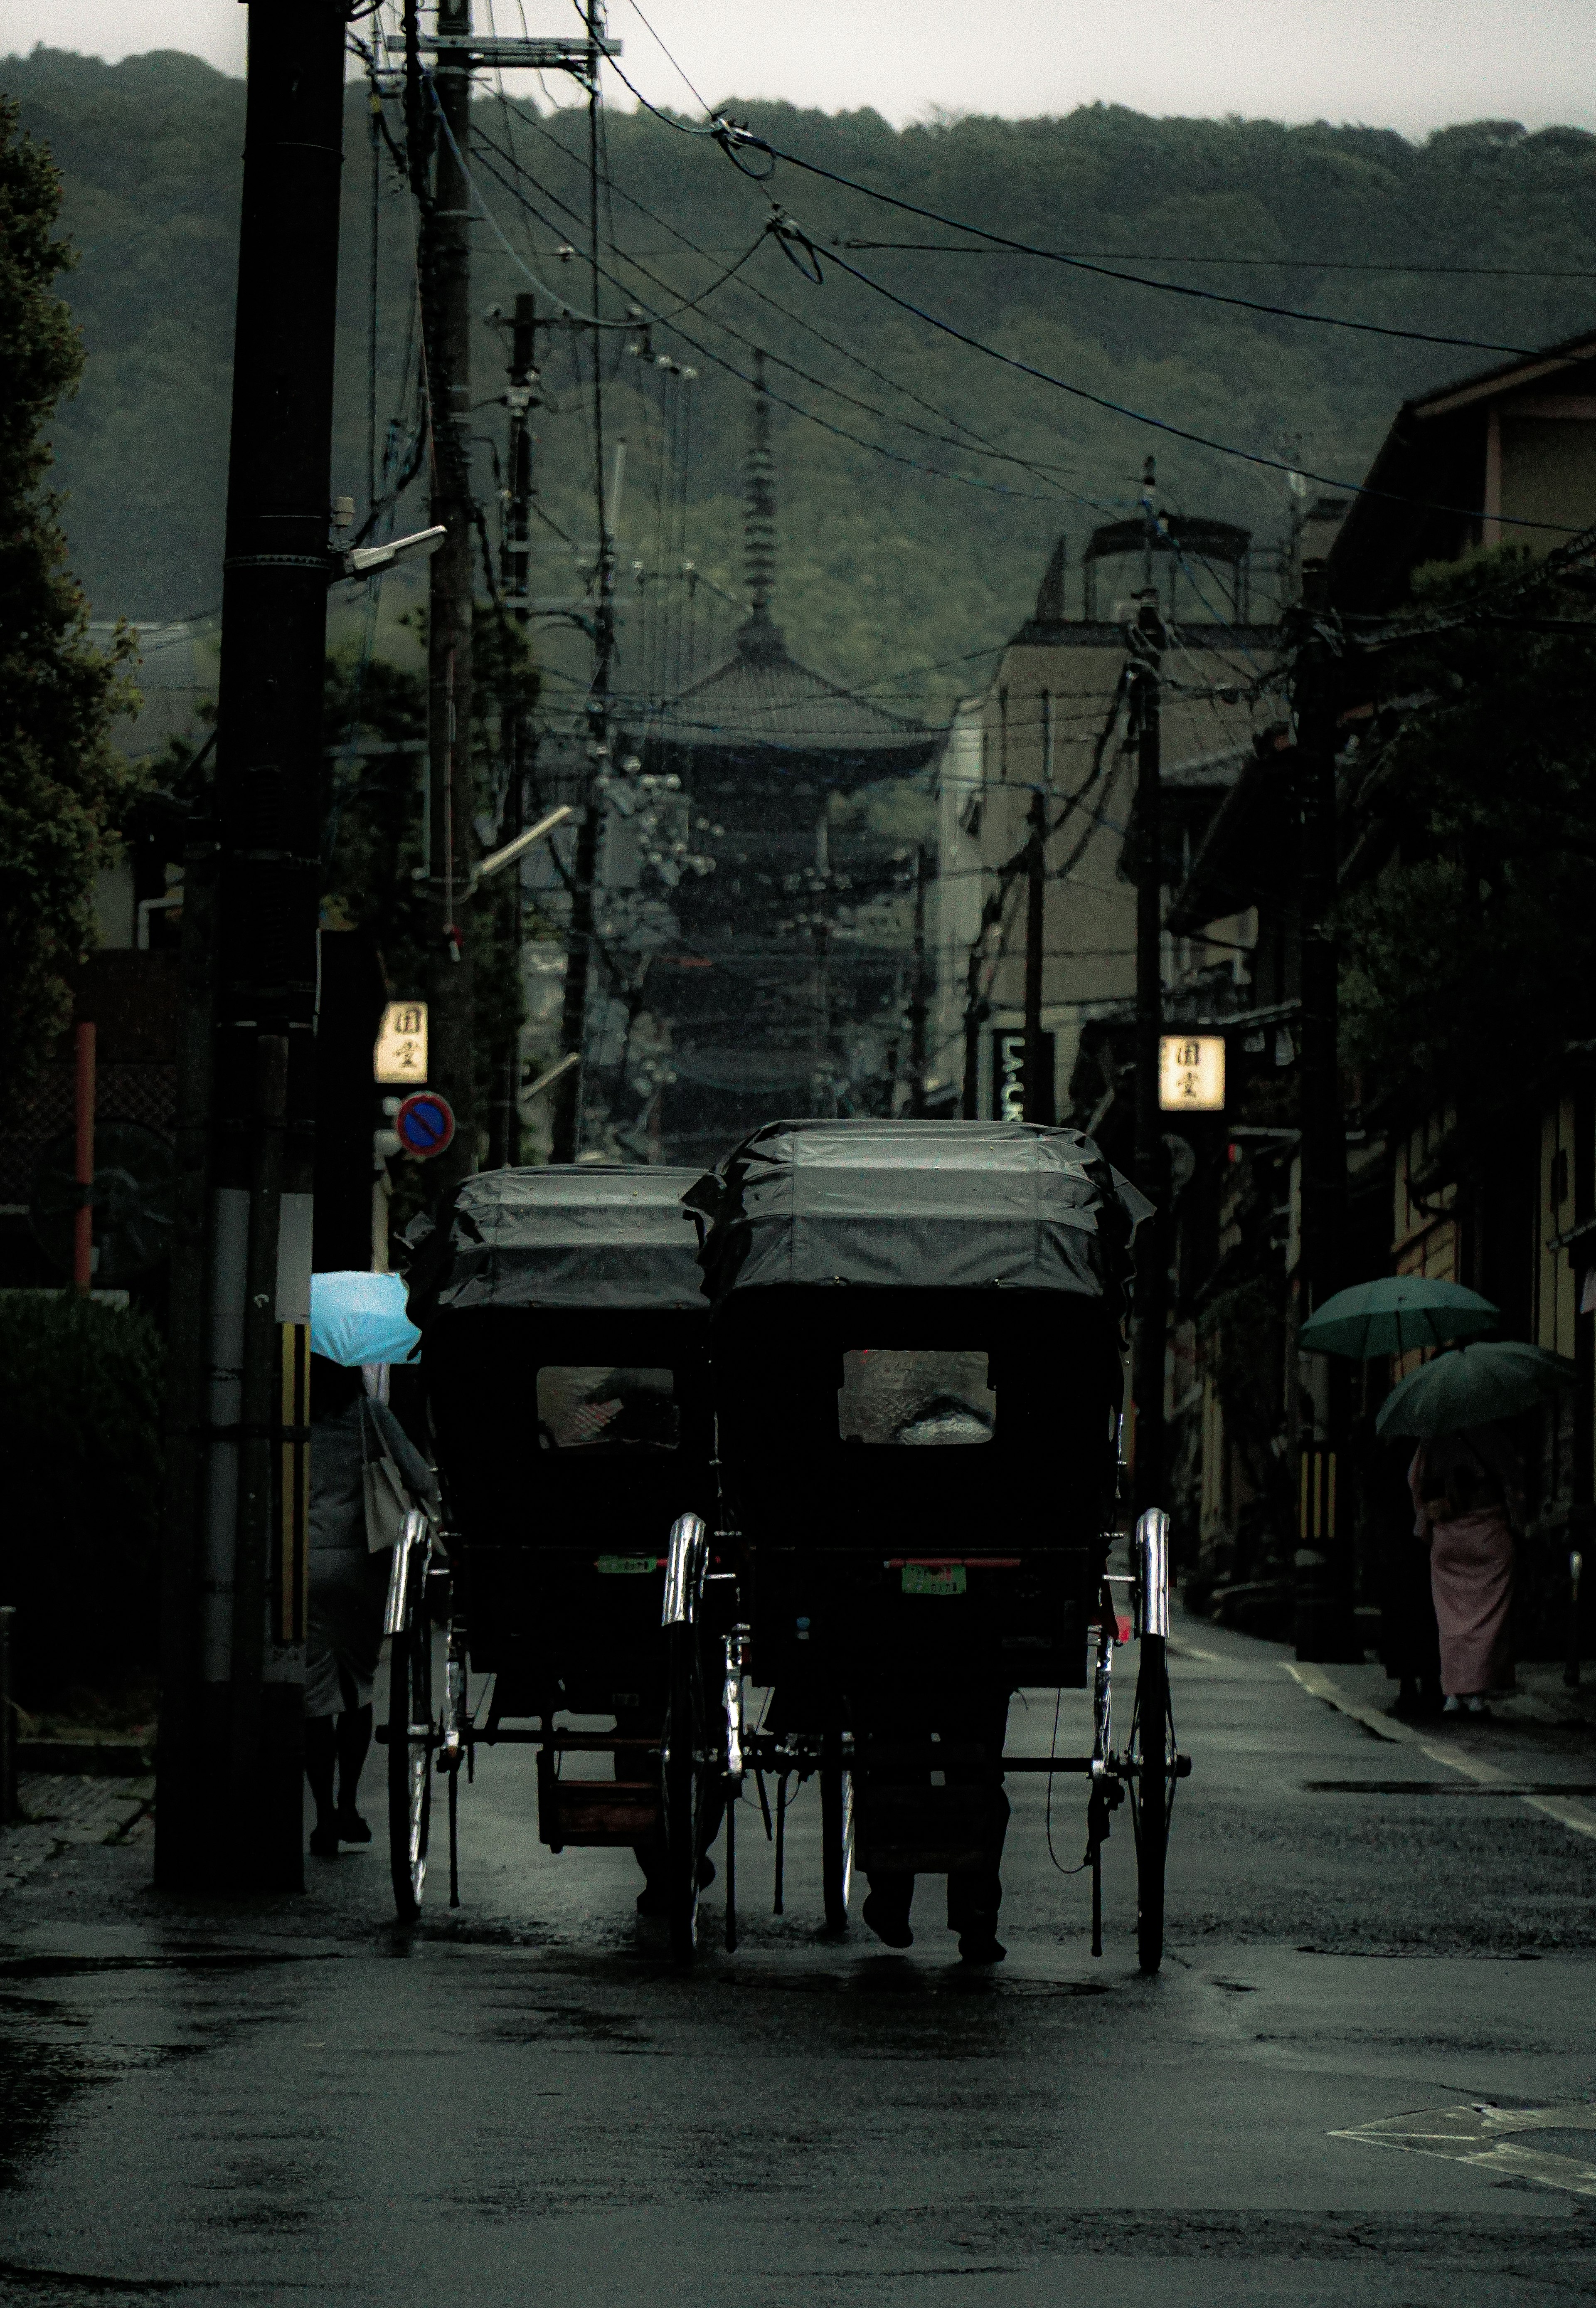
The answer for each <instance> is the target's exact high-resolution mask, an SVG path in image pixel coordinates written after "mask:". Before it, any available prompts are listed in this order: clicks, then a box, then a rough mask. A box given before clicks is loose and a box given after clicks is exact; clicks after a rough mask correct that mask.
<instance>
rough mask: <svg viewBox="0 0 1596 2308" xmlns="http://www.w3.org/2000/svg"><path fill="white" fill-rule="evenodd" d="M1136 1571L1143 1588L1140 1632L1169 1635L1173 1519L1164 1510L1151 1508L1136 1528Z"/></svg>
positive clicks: (1140, 1519)
mask: <svg viewBox="0 0 1596 2308" xmlns="http://www.w3.org/2000/svg"><path fill="white" fill-rule="evenodd" d="M1136 1554H1137V1573H1138V1576H1139V1579H1140V1586H1141V1606H1142V1607H1141V1632H1142V1633H1143V1634H1144V1635H1167V1634H1168V1633H1169V1631H1170V1519H1169V1517H1168V1515H1167V1514H1165V1512H1164V1511H1163V1508H1162V1507H1149V1508H1148V1509H1147V1511H1146V1513H1145V1514H1144V1515H1142V1516H1141V1517H1140V1518H1139V1520H1137V1527H1136Z"/></svg>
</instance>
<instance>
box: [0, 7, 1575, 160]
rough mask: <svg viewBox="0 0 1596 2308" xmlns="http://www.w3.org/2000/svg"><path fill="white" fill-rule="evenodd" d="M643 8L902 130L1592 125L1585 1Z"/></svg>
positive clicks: (210, 49)
mask: <svg viewBox="0 0 1596 2308" xmlns="http://www.w3.org/2000/svg"><path fill="white" fill-rule="evenodd" d="M246 13H247V12H246V10H245V8H244V7H242V6H241V5H240V4H239V0H0V55H4V54H11V53H13V52H15V51H17V50H19V49H20V50H24V51H25V50H27V49H28V48H30V47H33V46H34V44H35V43H36V42H37V41H39V40H44V41H46V42H47V44H48V45H49V46H50V47H64V48H78V49H81V50H82V51H84V52H85V53H86V54H89V55H91V56H105V57H107V58H108V59H112V60H114V59H116V58H118V57H121V56H129V55H138V54H140V53H141V52H142V51H144V50H146V49H150V48H184V49H187V50H188V51H189V52H190V53H191V54H193V55H197V56H204V57H206V58H207V59H208V60H209V61H210V63H212V64H214V65H219V67H221V69H223V70H224V71H227V72H241V71H242V70H243V66H244V28H245V16H246ZM647 13H648V20H649V22H650V23H652V24H653V26H654V27H655V29H656V31H657V32H658V33H659V34H660V36H661V38H662V39H664V40H665V42H666V43H667V44H668V45H669V47H670V49H671V50H672V52H673V54H674V56H676V58H677V59H678V60H679V62H680V64H681V65H682V69H683V71H684V72H685V73H686V74H687V76H688V78H689V79H691V81H692V82H694V83H696V85H697V87H698V88H699V90H701V92H702V94H703V95H704V97H705V98H706V99H708V100H709V101H710V102H712V103H713V102H715V101H717V100H719V99H724V98H725V97H727V96H730V95H734V94H735V95H737V96H744V97H755V96H760V97H785V98H787V99H790V100H791V101H792V102H794V103H795V104H805V105H820V106H823V107H824V108H826V109H827V110H828V111H837V110H840V109H843V108H853V107H855V106H861V105H872V106H874V108H876V110H877V111H879V112H882V113H884V114H885V115H886V116H887V117H888V119H889V120H892V121H894V122H898V123H902V122H904V121H906V120H913V119H914V118H917V117H920V116H923V115H924V114H925V113H926V112H928V111H929V110H930V109H931V107H933V106H937V105H940V106H943V107H946V108H948V109H949V110H962V111H971V112H996V113H1004V114H1008V115H1011V116H1012V115H1025V114H1034V113H1046V112H1068V111H1069V110H1070V109H1071V108H1073V107H1074V106H1076V105H1077V104H1085V103H1091V102H1093V101H1094V99H1103V100H1104V101H1107V102H1110V103H1116V104H1127V105H1131V106H1134V107H1135V108H1137V109H1138V110H1140V111H1144V112H1154V113H1191V114H1206V115H1213V114H1222V113H1227V112H1239V113H1243V114H1247V115H1249V116H1258V115H1265V116H1270V117H1272V118H1275V119H1285V120H1313V119H1328V120H1335V121H1341V120H1356V121H1363V122H1366V123H1369V124H1371V125H1377V126H1380V127H1390V128H1399V129H1401V130H1403V133H1406V134H1408V135H1415V136H1416V135H1422V134H1424V133H1426V132H1427V131H1428V130H1429V129H1431V128H1435V127H1437V126H1441V125H1444V124H1446V122H1449V121H1455V120H1479V119H1499V120H1522V121H1523V122H1525V123H1526V124H1527V125H1529V126H1530V127H1532V128H1535V127H1544V126H1545V125H1547V124H1548V123H1549V122H1552V121H1557V122H1564V123H1572V124H1574V125H1577V126H1580V127H1584V128H1596V40H1593V39H1592V29H1593V16H1596V10H1593V6H1592V0H1135V4H1133V5H1131V6H1128V7H1108V6H1103V5H1101V4H1099V5H1095V6H1091V7H1087V6H1083V5H1078V4H1077V5H1068V4H1066V0H1008V4H1006V5H1001V6H996V7H994V6H991V5H990V4H988V5H986V6H981V5H972V4H970V0H780V4H772V0H647ZM523 15H524V20H525V25H526V29H527V30H529V31H532V32H554V31H560V30H564V29H565V28H566V27H567V26H568V25H569V24H570V22H571V10H570V8H569V6H567V5H563V4H562V0H476V22H477V24H478V26H479V27H485V26H486V25H487V24H488V23H489V22H491V21H494V20H495V19H496V23H497V29H498V30H500V31H501V32H519V31H520V30H521V29H522V23H523ZM610 29H611V31H612V33H613V34H614V35H615V36H616V37H618V38H619V39H622V41H623V42H624V43H625V48H626V68H627V70H628V71H629V73H631V76H632V77H633V78H634V79H635V80H636V81H637V82H638V84H639V87H640V88H642V89H644V90H646V91H647V93H648V96H649V97H650V98H651V99H653V100H654V101H655V102H656V103H667V104H671V105H674V106H680V107H682V108H688V109H691V108H692V106H693V99H692V97H691V92H690V91H689V90H688V89H687V88H686V87H685V86H684V84H683V82H682V78H681V76H680V75H679V74H678V73H677V72H676V71H675V70H674V67H673V65H671V63H670V62H669V61H668V60H667V58H666V57H665V55H664V54H662V52H661V49H660V47H659V46H658V45H657V43H656V41H655V40H654V39H651V38H650V36H649V33H648V30H647V29H646V27H645V26H644V24H643V22H641V20H640V19H639V16H638V13H637V11H636V9H635V8H634V7H633V6H632V4H631V0H611V7H610ZM614 95H615V98H616V100H617V101H618V102H620V103H622V104H627V103H630V101H631V99H630V98H628V97H627V95H626V92H625V90H623V89H620V88H617V89H615V90H614Z"/></svg>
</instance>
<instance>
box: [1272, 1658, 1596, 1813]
mask: <svg viewBox="0 0 1596 2308" xmlns="http://www.w3.org/2000/svg"><path fill="white" fill-rule="evenodd" d="M1280 1663H1281V1665H1282V1666H1283V1667H1284V1669H1285V1671H1286V1673H1287V1674H1288V1675H1290V1676H1291V1678H1292V1680H1293V1682H1296V1683H1300V1684H1301V1686H1302V1688H1303V1690H1304V1691H1306V1692H1308V1693H1309V1697H1310V1698H1313V1699H1322V1700H1324V1701H1325V1702H1326V1705H1328V1706H1331V1707H1334V1709H1337V1711H1338V1712H1339V1713H1340V1714H1343V1715H1348V1716H1351V1719H1352V1721H1353V1722H1354V1723H1361V1724H1362V1726H1363V1727H1364V1729H1365V1730H1366V1731H1372V1732H1373V1733H1374V1735H1375V1737H1376V1738H1377V1739H1384V1740H1386V1742H1387V1743H1388V1744H1390V1745H1392V1746H1402V1747H1416V1748H1417V1749H1418V1750H1419V1753H1420V1754H1421V1755H1424V1756H1428V1758H1429V1761H1431V1762H1432V1763H1440V1764H1441V1765H1443V1766H1444V1768H1445V1769H1446V1770H1449V1771H1457V1772H1459V1773H1461V1775H1462V1776H1463V1778H1465V1779H1472V1780H1474V1782H1475V1783H1476V1785H1477V1786H1480V1787H1510V1786H1512V1784H1513V1783H1514V1779H1515V1778H1522V1777H1523V1773H1522V1772H1518V1773H1514V1772H1508V1771H1500V1770H1497V1767H1496V1765H1495V1764H1494V1763H1486V1762H1482V1761H1480V1758H1479V1757H1478V1756H1477V1755H1471V1754H1470V1753H1468V1751H1467V1750H1466V1749H1465V1748H1463V1747H1454V1746H1453V1745H1451V1744H1450V1743H1449V1742H1447V1741H1446V1740H1444V1739H1435V1738H1431V1737H1429V1736H1427V1735H1426V1734H1425V1733H1423V1732H1422V1731H1415V1730H1412V1728H1411V1727H1409V1726H1408V1725H1407V1724H1405V1723H1402V1722H1399V1721H1397V1720H1396V1718H1394V1717H1393V1716H1390V1715H1382V1714H1381V1713H1380V1712H1379V1711H1378V1709H1376V1708H1373V1707H1366V1706H1364V1704H1363V1703H1362V1701H1360V1700H1356V1699H1353V1698H1352V1697H1351V1695H1350V1694H1349V1693H1348V1692H1344V1691H1343V1690H1342V1689H1341V1688H1340V1686H1339V1685H1338V1684H1334V1683H1332V1682H1331V1680H1330V1677H1329V1676H1328V1675H1326V1673H1325V1670H1324V1668H1323V1667H1320V1666H1299V1665H1297V1663H1296V1662H1295V1661H1294V1660H1291V1659H1282V1661H1281V1662H1280ZM1514 1802H1515V1803H1523V1804H1529V1806H1530V1808H1531V1810H1532V1811H1539V1812H1544V1813H1545V1814H1546V1816H1547V1817H1548V1819H1555V1820H1556V1821H1557V1823H1558V1825H1559V1826H1560V1827H1566V1828H1571V1829H1572V1830H1573V1831H1574V1833H1575V1835H1596V1811H1592V1810H1591V1808H1590V1806H1589V1805H1588V1804H1582V1803H1575V1802H1574V1801H1573V1800H1572V1799H1566V1798H1564V1797H1563V1796H1514Z"/></svg>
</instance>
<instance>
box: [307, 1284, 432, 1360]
mask: <svg viewBox="0 0 1596 2308" xmlns="http://www.w3.org/2000/svg"><path fill="white" fill-rule="evenodd" d="M310 1330H311V1337H310V1342H311V1352H312V1354H313V1355H325V1356H326V1357H327V1359H328V1361H329V1362H330V1363H341V1364H342V1365H344V1367H345V1369H346V1370H354V1369H356V1368H357V1367H358V1365H360V1364H362V1363H406V1362H408V1361H409V1359H410V1357H411V1356H412V1355H413V1354H414V1353H415V1351H416V1348H417V1347H418V1346H419V1345H420V1344H421V1333H420V1331H418V1330H417V1329H416V1325H415V1323H414V1322H412V1321H411V1320H410V1317H409V1316H408V1313H406V1312H405V1286H404V1282H403V1280H402V1279H401V1278H400V1277H399V1275H397V1274H358V1273H356V1274H313V1275H312V1276H311V1323H310Z"/></svg>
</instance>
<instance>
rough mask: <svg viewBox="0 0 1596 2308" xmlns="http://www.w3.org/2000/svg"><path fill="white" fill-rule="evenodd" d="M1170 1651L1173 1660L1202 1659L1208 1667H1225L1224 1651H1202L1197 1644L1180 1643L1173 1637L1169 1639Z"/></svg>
mask: <svg viewBox="0 0 1596 2308" xmlns="http://www.w3.org/2000/svg"><path fill="white" fill-rule="evenodd" d="M1168 1649H1169V1654H1170V1657H1171V1658H1194V1659H1201V1660H1202V1661H1203V1662H1204V1664H1205V1665H1206V1666H1223V1665H1224V1664H1225V1660H1224V1655H1223V1652H1222V1651H1200V1650H1198V1649H1197V1645H1196V1644H1195V1643H1183V1642H1182V1643H1178V1642H1177V1641H1175V1639H1174V1637H1173V1636H1172V1635H1171V1637H1170V1638H1169V1642H1168Z"/></svg>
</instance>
